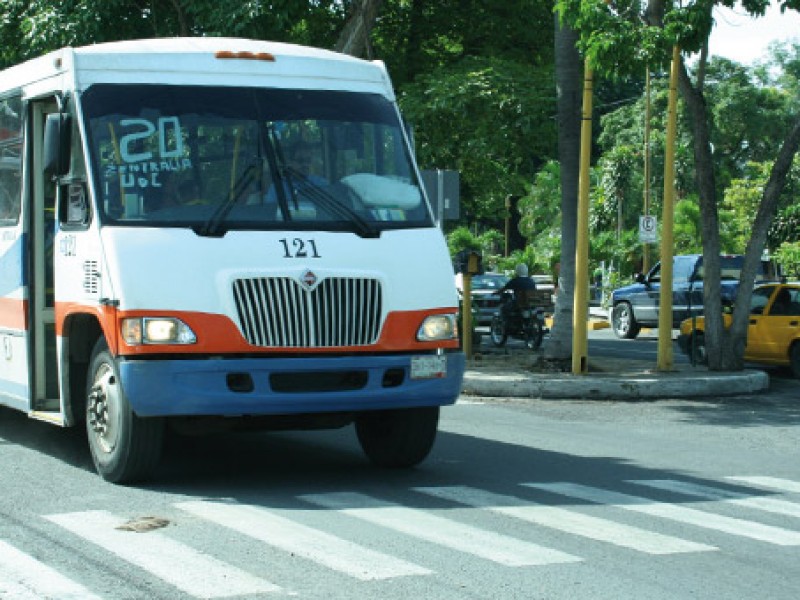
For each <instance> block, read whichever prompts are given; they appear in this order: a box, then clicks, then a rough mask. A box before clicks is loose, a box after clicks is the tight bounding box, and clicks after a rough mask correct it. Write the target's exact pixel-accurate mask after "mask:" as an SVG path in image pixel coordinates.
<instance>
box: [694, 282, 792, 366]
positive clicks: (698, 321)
mask: <svg viewBox="0 0 800 600" xmlns="http://www.w3.org/2000/svg"><path fill="white" fill-rule="evenodd" d="M723 317H724V320H725V326H728V325H730V323H731V315H728V314H725V315H723ZM704 329H705V323H704V320H703V317H697V318H695V319H694V321H692V319H686V320H685V321H683V322H682V323H681V328H680V335H679V336H678V345H679V346H680V348H681V350H682V351H683V352H685V353H686V354H688V355H689V356H692V355H694V357H695V360H696V361H697V362H700V363H704V362H706V348H705V343H704V340H703V331H704ZM744 359H745V360H746V361H748V362H754V363H763V364H767V365H783V366H787V367H791V369H792V372H793V373H794V376H795V377H797V378H800V283H769V284H763V285H759V286H756V287H755V288H754V289H753V297H752V300H751V302H750V322H749V324H748V326H747V346H746V347H745V350H744Z"/></svg>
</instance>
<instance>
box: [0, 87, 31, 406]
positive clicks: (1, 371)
mask: <svg viewBox="0 0 800 600" xmlns="http://www.w3.org/2000/svg"><path fill="white" fill-rule="evenodd" d="M24 124H25V113H24V110H23V103H22V95H21V93H19V92H17V93H12V94H10V95H6V96H4V97H2V98H0V404H4V405H6V406H11V407H13V408H16V409H18V410H25V411H27V410H28V409H29V407H30V387H29V380H28V345H27V323H26V319H25V316H26V314H27V310H26V305H25V301H26V291H25V285H24V282H25V267H24V263H23V257H24V255H25V248H24V244H25V240H26V237H25V236H24V235H23V227H22V223H21V221H20V207H21V202H22V196H23V187H24V186H23V183H24V181H25V179H24V177H23V128H24Z"/></svg>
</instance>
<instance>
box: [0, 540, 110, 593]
mask: <svg viewBox="0 0 800 600" xmlns="http://www.w3.org/2000/svg"><path fill="white" fill-rule="evenodd" d="M0 598H13V599H14V600H41V598H57V599H58V600H100V596H96V595H94V594H92V593H91V592H90V591H89V590H88V589H86V588H85V587H83V586H82V585H80V584H78V583H76V582H74V581H72V580H71V579H69V578H67V577H65V576H63V575H62V574H61V573H59V572H58V571H56V570H55V569H53V568H52V567H49V566H47V565H45V564H43V563H41V562H39V561H38V560H36V559H35V558H33V557H32V556H29V555H27V554H25V553H24V552H22V551H21V550H18V549H17V548H15V547H14V546H11V545H10V544H7V543H5V542H3V541H2V540H0Z"/></svg>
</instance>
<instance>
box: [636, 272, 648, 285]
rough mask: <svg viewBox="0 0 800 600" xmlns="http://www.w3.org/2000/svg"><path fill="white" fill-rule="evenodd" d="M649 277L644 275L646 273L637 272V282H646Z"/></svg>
mask: <svg viewBox="0 0 800 600" xmlns="http://www.w3.org/2000/svg"><path fill="white" fill-rule="evenodd" d="M646 281H647V278H646V277H645V276H644V273H637V274H636V283H645V282H646Z"/></svg>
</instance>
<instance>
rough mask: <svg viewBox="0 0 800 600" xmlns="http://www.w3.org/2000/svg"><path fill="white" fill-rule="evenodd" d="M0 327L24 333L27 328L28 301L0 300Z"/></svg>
mask: <svg viewBox="0 0 800 600" xmlns="http://www.w3.org/2000/svg"><path fill="white" fill-rule="evenodd" d="M0 327H5V328H7V329H19V330H21V331H25V330H26V329H27V328H28V301H27V300H18V299H16V298H0Z"/></svg>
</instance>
